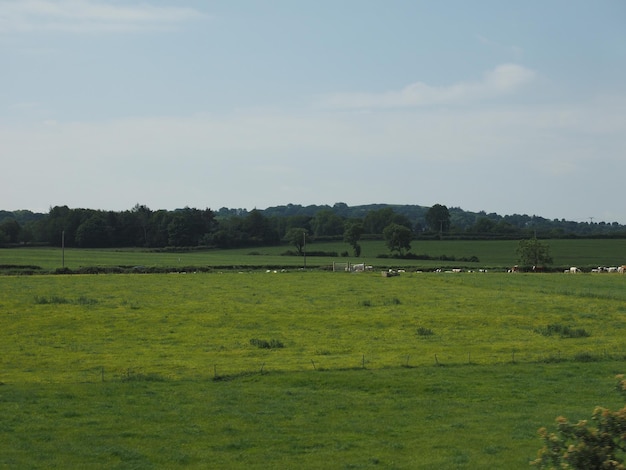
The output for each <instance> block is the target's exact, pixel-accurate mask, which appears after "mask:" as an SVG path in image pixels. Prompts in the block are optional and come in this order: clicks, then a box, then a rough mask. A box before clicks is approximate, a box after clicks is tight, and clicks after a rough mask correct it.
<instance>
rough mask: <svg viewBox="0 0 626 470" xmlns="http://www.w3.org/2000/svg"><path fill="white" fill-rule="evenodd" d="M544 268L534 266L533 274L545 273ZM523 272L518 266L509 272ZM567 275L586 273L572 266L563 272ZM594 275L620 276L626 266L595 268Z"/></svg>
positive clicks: (625, 270) (625, 269)
mask: <svg viewBox="0 0 626 470" xmlns="http://www.w3.org/2000/svg"><path fill="white" fill-rule="evenodd" d="M543 270H544V268H543V267H542V266H533V268H532V271H533V272H543ZM520 271H521V268H520V267H519V266H517V265H515V266H513V267H512V268H511V269H509V270H508V272H510V273H518V272H520ZM563 272H564V273H566V274H569V273H571V274H575V273H582V272H584V271H583V270H582V269H580V268H577V267H576V266H572V267H571V268H568V269H566V270H564V271H563ZM591 272H592V273H620V274H624V273H625V272H626V264H623V265H621V266H611V267H606V266H598V267H597V268H593V269H592V270H591Z"/></svg>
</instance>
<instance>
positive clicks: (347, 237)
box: [343, 222, 363, 258]
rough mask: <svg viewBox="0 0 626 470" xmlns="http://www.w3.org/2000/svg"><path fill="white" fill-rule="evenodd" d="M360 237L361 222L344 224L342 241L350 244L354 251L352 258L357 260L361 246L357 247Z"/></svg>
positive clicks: (361, 230) (361, 233)
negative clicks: (354, 257)
mask: <svg viewBox="0 0 626 470" xmlns="http://www.w3.org/2000/svg"><path fill="white" fill-rule="evenodd" d="M361 235H363V224H362V223H361V222H348V223H347V224H346V230H345V231H344V233H343V241H345V242H346V243H349V244H350V246H351V247H352V249H353V250H354V256H356V257H357V258H358V257H359V256H361V245H359V240H360V239H361Z"/></svg>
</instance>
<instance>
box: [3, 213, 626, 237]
mask: <svg viewBox="0 0 626 470" xmlns="http://www.w3.org/2000/svg"><path fill="white" fill-rule="evenodd" d="M389 226H394V227H398V226H400V227H406V228H407V229H408V230H409V231H410V236H411V238H412V239H427V238H444V239H445V238H476V239H497V238H502V239H505V238H509V239H520V238H527V237H531V236H537V237H540V238H568V237H615V238H626V226H623V225H620V224H618V223H616V222H613V223H610V224H609V223H605V222H599V223H591V222H590V223H586V222H585V223H580V222H571V221H565V220H556V219H555V220H548V219H545V218H542V217H538V216H528V215H507V216H500V215H497V214H494V213H491V214H487V213H485V212H478V213H472V212H468V211H464V210H462V209H460V208H449V209H448V208H447V207H446V206H442V205H439V204H436V205H434V206H432V207H423V206H418V205H387V204H372V205H365V206H354V207H350V206H347V205H346V204H344V203H337V204H335V205H333V206H327V205H324V206H300V205H294V204H288V205H286V206H277V207H272V208H268V209H265V210H257V209H254V210H251V211H248V210H246V209H227V208H222V209H219V210H218V211H212V210H211V209H208V208H206V209H195V208H189V207H185V208H183V209H176V210H173V211H170V210H151V209H150V208H148V207H146V206H145V205H139V204H138V205H136V206H135V207H133V208H132V209H130V210H127V211H121V212H115V211H101V210H94V209H71V208H69V207H67V206H56V207H53V208H51V209H50V211H49V212H48V213H47V214H39V213H33V212H30V211H14V212H9V211H0V245H3V246H8V245H16V244H47V245H53V246H61V244H62V243H64V244H65V246H68V247H81V248H117V247H148V248H164V247H198V246H206V247H218V248H234V247H247V246H250V247H252V246H263V245H276V244H281V243H289V244H294V245H296V246H298V240H299V239H301V238H302V236H303V233H304V234H306V237H307V240H316V239H317V240H325V239H328V240H330V239H333V240H341V239H344V240H345V241H346V242H348V243H350V244H352V245H353V247H356V245H358V243H357V242H358V240H359V239H361V238H381V239H382V238H385V229H388V228H389ZM388 232H389V230H388ZM395 233H396V234H397V233H398V232H397V231H396V232H395Z"/></svg>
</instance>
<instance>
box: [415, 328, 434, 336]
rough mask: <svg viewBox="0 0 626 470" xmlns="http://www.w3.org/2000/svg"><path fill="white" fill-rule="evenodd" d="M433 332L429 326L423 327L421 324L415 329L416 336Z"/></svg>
mask: <svg viewBox="0 0 626 470" xmlns="http://www.w3.org/2000/svg"><path fill="white" fill-rule="evenodd" d="M434 334H435V333H434V332H433V330H431V329H430V328H424V327H423V326H420V327H419V328H418V329H417V335H418V336H432V335H434Z"/></svg>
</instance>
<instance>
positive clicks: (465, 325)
mask: <svg viewBox="0 0 626 470" xmlns="http://www.w3.org/2000/svg"><path fill="white" fill-rule="evenodd" d="M625 279H626V278H624V277H623V276H619V275H579V276H574V275H571V276H570V275H568V276H566V275H562V274H552V275H550V274H544V275H533V274H518V275H509V274H504V273H488V274H483V273H471V274H470V273H462V274H444V273H405V274H401V275H400V276H398V277H394V278H383V277H382V276H380V274H376V273H363V274H346V273H327V272H319V271H315V272H301V271H299V270H294V271H291V272H284V273H281V272H278V273H276V274H275V273H273V272H270V273H266V272H264V271H258V270H257V271H252V272H247V271H246V272H242V273H239V272H237V271H229V272H224V273H218V272H214V273H198V274H191V273H190V274H186V275H184V274H158V275H157V274H155V275H141V274H128V275H110V276H101V275H72V276H64V275H55V276H52V275H38V276H2V277H0V292H1V293H2V294H1V296H0V331H2V332H3V338H4V340H3V341H2V342H1V343H0V361H1V362H0V363H1V364H2V368H1V369H0V382H1V383H2V385H0V413H2V416H3V419H2V421H1V422H0V439H1V440H2V442H3V451H2V452H1V453H0V468H54V467H63V468H77V467H83V468H86V467H88V468H178V467H187V468H206V467H207V466H209V467H213V468H268V467H269V468H293V467H298V466H299V467H302V468H329V466H330V467H332V468H416V467H417V468H425V469H429V468H432V469H434V468H468V469H469V468H471V469H480V468H485V469H486V468H528V462H529V461H530V460H532V459H533V458H534V457H535V455H536V451H537V450H538V449H539V448H540V447H541V445H542V443H541V441H540V439H539V438H538V436H537V433H536V431H537V429H538V428H539V427H540V426H544V425H551V424H552V423H553V422H554V418H555V417H556V416H558V415H565V416H567V417H569V418H570V419H572V420H577V419H586V418H588V417H589V416H590V415H591V412H592V410H593V408H594V407H595V406H596V405H602V406H607V407H610V408H613V409H615V408H617V407H618V406H620V404H623V399H622V398H620V397H619V395H617V393H615V392H614V385H615V384H614V376H615V374H617V373H620V372H624V366H625V364H624V362H625V359H626V344H625V342H624V339H623V338H625V337H626V334H625V333H626V332H625V329H626V321H624V315H625V314H626V307H624V305H626V290H624V281H625ZM578 330H581V331H584V332H585V333H587V334H588V335H574V336H575V337H572V335H563V334H562V333H563V332H567V331H569V332H571V331H578ZM544 331H550V332H553V333H554V334H549V335H546V334H543V332H544ZM429 332H430V333H429ZM252 340H254V341H252ZM265 343H267V345H268V346H271V345H272V344H273V345H274V346H275V347H264V345H265ZM279 344H280V345H281V346H282V347H279V346H278V345H279ZM259 345H261V347H259Z"/></svg>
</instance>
